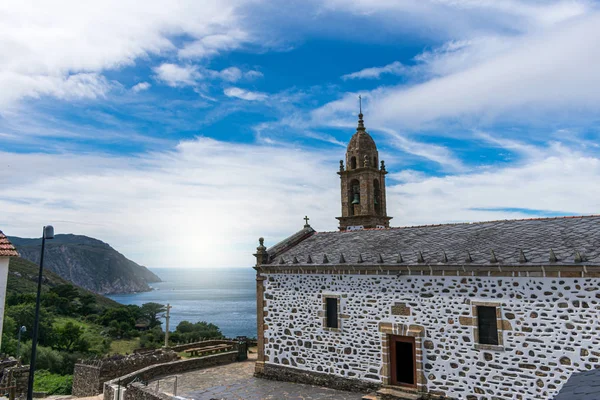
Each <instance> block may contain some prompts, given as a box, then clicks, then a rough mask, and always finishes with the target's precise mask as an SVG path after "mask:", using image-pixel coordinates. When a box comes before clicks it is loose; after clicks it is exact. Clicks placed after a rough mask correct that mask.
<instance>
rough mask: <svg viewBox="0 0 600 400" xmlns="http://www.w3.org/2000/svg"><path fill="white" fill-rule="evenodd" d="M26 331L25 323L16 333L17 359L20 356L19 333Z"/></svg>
mask: <svg viewBox="0 0 600 400" xmlns="http://www.w3.org/2000/svg"><path fill="white" fill-rule="evenodd" d="M25 332H27V328H26V327H25V325H23V326H22V327H20V328H19V333H18V334H17V360H18V359H19V358H20V357H21V335H22V334H23V333H25Z"/></svg>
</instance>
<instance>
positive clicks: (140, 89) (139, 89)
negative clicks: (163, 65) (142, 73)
mask: <svg viewBox="0 0 600 400" xmlns="http://www.w3.org/2000/svg"><path fill="white" fill-rule="evenodd" d="M151 86H152V85H151V84H150V83H148V82H140V83H138V84H136V85H133V86H132V88H131V90H132V91H134V92H136V93H137V92H143V91H144V90H148V89H150V87H151Z"/></svg>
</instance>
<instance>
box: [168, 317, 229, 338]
mask: <svg viewBox="0 0 600 400" xmlns="http://www.w3.org/2000/svg"><path fill="white" fill-rule="evenodd" d="M175 332H176V333H178V335H173V336H171V339H172V340H173V342H176V339H178V340H179V341H180V342H195V341H198V340H200V339H220V338H222V337H223V334H222V333H221V330H220V329H219V327H218V326H216V325H215V324H209V323H208V322H204V321H200V322H196V323H195V324H192V323H191V322H189V321H181V322H180V323H179V325H177V329H176V330H175Z"/></svg>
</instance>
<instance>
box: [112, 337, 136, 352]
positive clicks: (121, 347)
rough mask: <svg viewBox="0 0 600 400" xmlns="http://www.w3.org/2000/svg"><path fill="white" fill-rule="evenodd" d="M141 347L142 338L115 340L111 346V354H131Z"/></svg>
mask: <svg viewBox="0 0 600 400" xmlns="http://www.w3.org/2000/svg"><path fill="white" fill-rule="evenodd" d="M140 347H141V346H140V338H134V339H122V340H113V341H112V343H111V344H110V354H131V353H133V351H134V350H135V349H139V348H140Z"/></svg>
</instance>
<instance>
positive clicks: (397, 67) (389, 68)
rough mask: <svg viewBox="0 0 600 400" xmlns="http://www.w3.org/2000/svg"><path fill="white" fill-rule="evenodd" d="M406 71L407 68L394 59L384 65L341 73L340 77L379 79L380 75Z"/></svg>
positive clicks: (398, 73) (344, 78) (346, 78)
mask: <svg viewBox="0 0 600 400" xmlns="http://www.w3.org/2000/svg"><path fill="white" fill-rule="evenodd" d="M406 71H407V68H406V67H405V66H404V65H402V63H401V62H399V61H394V62H393V63H391V64H388V65H385V66H383V67H371V68H365V69H361V70H360V71H357V72H353V73H351V74H346V75H343V76H342V79H343V80H348V79H379V78H380V77H381V75H385V74H391V75H402V74H403V73H405V72H406Z"/></svg>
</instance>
